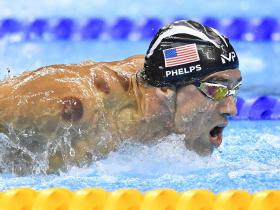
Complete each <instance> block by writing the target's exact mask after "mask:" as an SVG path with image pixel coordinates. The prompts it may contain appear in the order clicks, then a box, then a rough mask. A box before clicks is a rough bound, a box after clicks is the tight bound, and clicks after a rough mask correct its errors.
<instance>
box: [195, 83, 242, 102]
mask: <svg viewBox="0 0 280 210" xmlns="http://www.w3.org/2000/svg"><path fill="white" fill-rule="evenodd" d="M196 86H197V88H198V89H199V90H200V91H201V92H202V93H203V94H205V95H206V96H207V97H209V98H211V99H213V100H217V101H220V100H223V99H224V98H225V97H227V96H233V97H236V96H237V94H238V90H239V88H240V86H241V82H239V83H238V84H237V85H235V86H234V87H233V88H232V89H229V88H228V87H227V86H226V85H223V84H217V83H210V82H199V83H198V85H196Z"/></svg>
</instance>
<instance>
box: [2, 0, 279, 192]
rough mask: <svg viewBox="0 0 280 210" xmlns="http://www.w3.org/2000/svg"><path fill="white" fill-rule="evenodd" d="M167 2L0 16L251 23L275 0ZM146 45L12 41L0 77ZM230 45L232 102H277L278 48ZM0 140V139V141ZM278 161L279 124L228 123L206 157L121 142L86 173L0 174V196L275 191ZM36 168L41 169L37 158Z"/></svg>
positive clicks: (168, 141)
mask: <svg viewBox="0 0 280 210" xmlns="http://www.w3.org/2000/svg"><path fill="white" fill-rule="evenodd" d="M167 4H168V3H167V1H163V2H161V3H158V2H156V1H154V2H152V3H151V2H150V1H149V2H148V1H141V3H140V2H139V3H133V4H131V2H129V1H128V0H122V1H118V2H109V1H106V0H102V1H89V0H85V1H83V3H80V2H79V3H78V2H77V1H70V0H63V1H59V2H58V1H53V0H51V1H50V0H49V1H40V3H39V2H33V1H31V0H26V1H19V2H17V3H14V2H13V4H12V3H10V2H9V1H1V2H0V8H1V10H2V11H1V12H0V17H1V18H3V17H18V18H23V19H30V18H34V17H35V18H36V17H41V16H43V17H51V18H52V17H61V16H68V17H74V18H87V17H91V16H98V17H102V18H106V19H108V20H110V21H114V20H115V19H116V18H117V17H120V16H129V17H130V18H132V19H134V20H138V21H142V20H143V19H144V18H146V17H159V18H163V19H165V20H168V19H172V18H174V17H180V16H182V17H191V18H201V17H206V16H213V15H215V16H214V17H217V18H220V19H224V20H225V21H226V19H227V18H230V17H236V16H241V17H248V18H255V17H265V16H267V15H270V16H271V14H273V16H274V17H277V18H279V12H278V11H279V6H278V5H279V4H278V2H277V1H276V0H274V1H270V4H263V3H259V4H257V3H255V1H253V0H244V1H240V4H237V3H236V2H229V1H228V2H226V1H225V2H224V1H223V2H221V1H211V4H210V5H209V4H207V5H208V6H207V7H205V6H204V4H205V2H204V1H202V0H198V1H195V2H192V3H190V2H186V1H181V0H176V1H173V5H172V6H170V5H168V9H166V7H167V6H166V5H167ZM127 5H130V9H127ZM147 5H150V6H149V7H147ZM54 6H55V7H56V10H54V9H53V8H54ZM73 8H75V12H73ZM57 11H60V12H57ZM139 11H140V12H139ZM162 11H164V12H162ZM148 43H149V41H148V40H146V41H137V42H129V41H72V42H70V41H51V42H48V41H30V42H21V41H18V40H17V37H15V38H14V40H9V41H7V40H1V41H0V79H4V78H5V77H8V76H12V75H18V74H20V73H21V72H23V71H25V70H32V69H36V68H38V67H41V66H44V65H50V64H56V63H67V64H68V63H79V62H81V61H84V60H94V61H111V60H119V59H123V58H126V57H128V56H130V55H133V54H144V53H145V52H146V49H147V46H148ZM233 45H234V46H236V51H237V53H238V54H239V58H240V69H241V71H242V76H243V86H242V89H241V92H240V96H241V97H243V98H245V99H249V98H254V97H257V96H261V95H270V96H274V97H279V95H280V88H279V81H280V79H279V77H278V74H279V73H278V72H279V70H278V68H279V59H278V58H279V56H280V43H279V42H235V43H234V44H233ZM8 69H9V70H10V73H9V75H8ZM0 139H1V141H3V140H4V137H3V136H2V137H0ZM279 157H280V123H279V121H231V122H230V125H229V126H228V127H227V128H226V129H225V131H224V142H223V143H222V145H221V147H220V148H219V150H215V152H214V154H213V155H212V156H211V157H199V156H197V155H196V154H194V153H193V152H190V151H187V150H186V149H185V147H184V145H183V142H182V136H176V135H171V136H169V137H167V138H164V139H161V141H160V142H158V143H157V144H156V145H153V146H147V145H141V144H137V145H136V144H135V145H132V144H127V143H124V144H123V145H121V146H120V148H119V150H117V151H116V152H111V153H110V154H109V156H108V157H107V158H105V159H103V160H99V161H96V162H93V163H92V164H91V165H90V166H89V167H85V168H71V169H70V170H69V171H67V172H59V173H58V174H52V175H43V174H37V175H36V171H35V173H34V175H28V176H23V177H21V176H20V177H18V176H16V175H15V174H13V173H11V172H10V171H7V172H4V173H2V174H1V176H0V191H3V190H7V189H10V188H14V187H33V188H35V189H46V188H50V187H67V188H69V189H71V190H76V189H80V188H86V187H102V188H105V189H106V190H109V191H112V190H116V189H119V188H125V187H133V188H137V189H139V190H142V191H146V190H151V189H155V188H162V187H168V188H174V189H176V190H178V191H184V190H188V189H194V188H204V189H209V190H211V191H213V192H220V191H224V190H227V189H236V188H238V189H246V190H248V191H250V192H256V191H259V190H263V189H279V188H280V173H279V172H280V161H279ZM38 162H39V163H41V164H44V163H45V162H44V160H39V161H38ZM19 163H20V160H19ZM38 167H44V166H40V165H39V166H38ZM6 169H7V168H6ZM4 171H5V170H4Z"/></svg>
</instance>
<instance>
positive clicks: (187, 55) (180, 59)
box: [163, 44, 199, 67]
mask: <svg viewBox="0 0 280 210" xmlns="http://www.w3.org/2000/svg"><path fill="white" fill-rule="evenodd" d="M163 54H164V61H165V67H172V66H179V65H182V64H186V63H193V62H196V61H199V55H198V52H197V48H196V44H187V45H183V46H179V47H175V48H170V49H166V50H163Z"/></svg>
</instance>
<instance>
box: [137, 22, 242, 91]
mask: <svg viewBox="0 0 280 210" xmlns="http://www.w3.org/2000/svg"><path fill="white" fill-rule="evenodd" d="M238 66H239V62H238V58H237V55H236V53H235V51H234V49H233V47H232V46H231V44H230V43H229V40H228V38H226V37H225V36H223V35H221V34H220V33H219V32H218V31H217V30H215V29H213V28H210V27H208V26H203V25H201V24H200V23H197V22H195V21H191V20H180V21H175V22H173V23H171V24H169V25H167V26H164V27H162V28H161V29H160V30H159V31H158V32H157V34H156V35H155V37H154V39H153V40H152V42H151V44H150V46H149V49H148V51H147V53H146V56H145V63H144V69H143V71H142V72H141V77H142V79H144V81H147V82H148V83H149V84H150V85H153V86H156V87H164V86H172V85H175V86H176V85H184V84H188V83H190V82H193V81H195V80H197V79H201V78H203V77H205V76H207V75H209V74H212V73H215V72H218V71H223V70H226V69H235V68H238Z"/></svg>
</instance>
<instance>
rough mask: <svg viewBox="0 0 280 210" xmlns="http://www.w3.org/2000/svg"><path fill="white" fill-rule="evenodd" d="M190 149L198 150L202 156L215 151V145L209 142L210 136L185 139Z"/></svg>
mask: <svg viewBox="0 0 280 210" xmlns="http://www.w3.org/2000/svg"><path fill="white" fill-rule="evenodd" d="M185 145H186V147H187V149H188V150H191V151H194V152H196V153H197V154H198V155H200V156H209V155H211V154H212V153H213V151H214V146H213V144H211V143H210V142H209V136H208V135H207V136H200V137H199V138H196V139H193V140H191V141H190V140H185Z"/></svg>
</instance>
